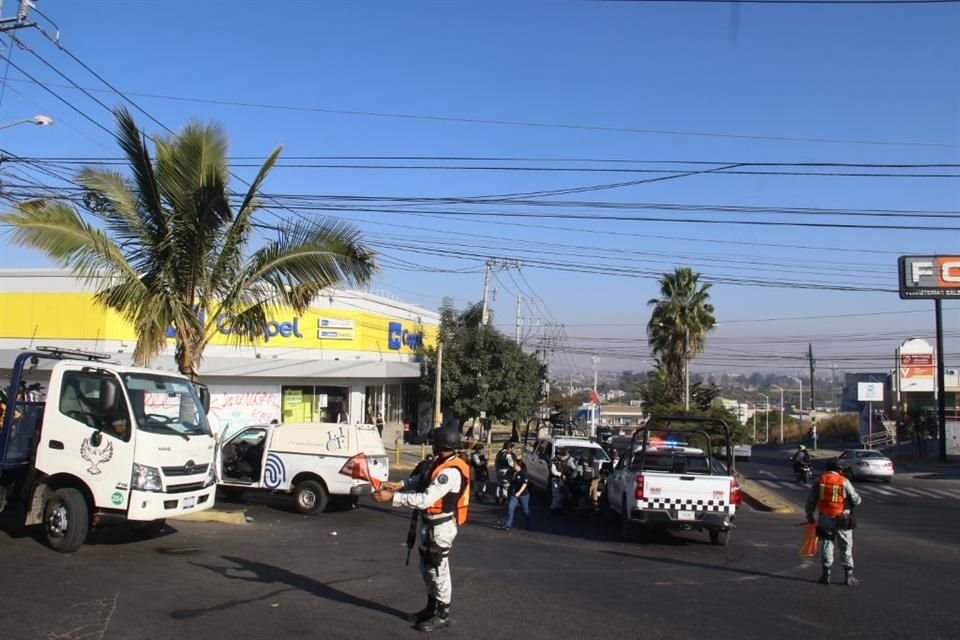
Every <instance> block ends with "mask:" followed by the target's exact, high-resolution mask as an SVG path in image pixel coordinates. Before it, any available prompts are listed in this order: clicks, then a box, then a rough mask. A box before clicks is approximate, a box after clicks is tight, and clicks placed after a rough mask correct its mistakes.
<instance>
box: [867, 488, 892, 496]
mask: <svg viewBox="0 0 960 640" xmlns="http://www.w3.org/2000/svg"><path fill="white" fill-rule="evenodd" d="M870 491H876V492H877V493H879V494H881V495H885V496H892V495H894V494H893V493H892V492H890V491H888V490H886V489H881V488H880V487H870Z"/></svg>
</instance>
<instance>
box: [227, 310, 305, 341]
mask: <svg viewBox="0 0 960 640" xmlns="http://www.w3.org/2000/svg"><path fill="white" fill-rule="evenodd" d="M229 320H230V314H228V313H221V314H220V315H219V316H217V331H218V332H220V333H221V334H223V335H225V336H229V335H237V336H246V335H254V336H263V341H264V342H270V339H271V338H276V337H281V338H302V337H303V334H302V333H300V318H297V317H294V318H293V319H292V320H283V321H280V322H278V321H276V320H269V321H267V322H264V323H263V324H262V325H260V326H257V325H253V324H248V323H238V324H233V325H230V324H228V321H229Z"/></svg>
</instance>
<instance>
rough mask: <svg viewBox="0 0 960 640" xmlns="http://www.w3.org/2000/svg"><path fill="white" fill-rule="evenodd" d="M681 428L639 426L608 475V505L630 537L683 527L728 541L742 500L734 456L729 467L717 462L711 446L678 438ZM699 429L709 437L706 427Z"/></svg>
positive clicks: (712, 539)
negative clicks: (735, 475)
mask: <svg viewBox="0 0 960 640" xmlns="http://www.w3.org/2000/svg"><path fill="white" fill-rule="evenodd" d="M678 419H679V418H678ZM683 420H684V422H708V421H709V422H713V421H714V419H705V418H700V419H694V418H690V417H685V418H683ZM718 422H719V421H718ZM649 424H650V423H648V425H649ZM721 424H722V423H721ZM723 426H724V428H726V425H723ZM677 431H678V430H670V431H669V432H666V433H664V432H663V431H659V430H658V431H657V432H654V430H653V429H651V428H649V427H644V428H642V429H638V430H637V432H636V433H635V434H634V438H633V442H632V444H631V446H630V448H629V449H628V450H627V451H626V452H625V454H624V455H623V457H622V458H621V459H620V462H619V464H618V465H617V467H616V468H615V469H614V470H613V471H611V473H610V475H609V477H608V478H607V484H606V492H605V494H606V503H605V507H606V508H608V509H609V511H610V512H611V513H612V514H615V515H616V516H619V518H620V523H621V533H622V535H623V537H624V539H626V540H632V539H634V537H635V535H636V533H638V532H639V531H641V530H642V531H645V532H649V531H651V530H653V529H658V528H660V529H680V530H696V531H707V532H708V534H709V536H710V542H711V543H712V544H715V545H725V544H727V542H728V541H729V539H730V532H731V530H732V529H733V527H734V517H735V515H736V509H737V505H738V504H740V487H739V485H738V483H737V481H736V479H735V478H734V477H733V476H732V475H731V474H732V470H731V469H732V465H730V464H729V462H730V461H729V460H728V461H727V465H726V467H724V466H722V465H716V464H714V460H713V459H712V458H711V456H710V455H709V453H708V452H709V451H710V447H709V446H706V447H705V448H704V449H700V448H696V447H690V446H688V445H687V444H686V443H683V442H679V441H678V440H676V439H675V436H676V433H677ZM680 431H682V430H680ZM685 431H690V430H685ZM655 433H656V435H654V434H655ZM695 433H700V434H702V435H703V436H704V437H705V438H706V439H707V441H709V436H708V435H707V434H706V432H703V431H695ZM721 471H722V473H721Z"/></svg>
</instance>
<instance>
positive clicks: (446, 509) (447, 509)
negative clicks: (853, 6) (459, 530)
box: [424, 456, 470, 525]
mask: <svg viewBox="0 0 960 640" xmlns="http://www.w3.org/2000/svg"><path fill="white" fill-rule="evenodd" d="M451 467H452V468H454V469H456V470H457V471H459V472H460V491H459V492H457V493H448V494H447V495H445V496H443V497H442V498H440V499H439V500H437V501H436V502H434V503H433V504H432V505H430V506H429V507H427V508H426V509H424V513H425V514H426V515H428V516H438V515H440V514H443V513H452V514H453V516H454V517H455V518H456V520H457V524H458V525H462V524H464V523H465V522H466V521H467V507H468V506H470V466H469V465H468V464H467V463H466V462H464V460H463V458H461V457H460V456H450V457H449V458H447V459H446V460H444V461H443V462H440V463H439V464H437V465H436V466H435V467H434V468H433V471H431V472H430V482H433V481H434V480H435V479H436V478H437V476H439V475H440V474H441V473H442V472H443V471H444V470H446V469H450V468H451Z"/></svg>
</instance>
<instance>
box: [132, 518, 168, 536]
mask: <svg viewBox="0 0 960 640" xmlns="http://www.w3.org/2000/svg"><path fill="white" fill-rule="evenodd" d="M165 526H167V521H166V520H165V519H163V518H161V519H159V520H151V521H150V522H144V523H142V524H136V525H134V526H133V528H132V529H131V531H130V532H131V533H132V534H133V537H134V538H137V539H138V540H148V539H150V538H153V537H155V536H157V535H159V534H160V532H161V531H163V528H164V527H165Z"/></svg>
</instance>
